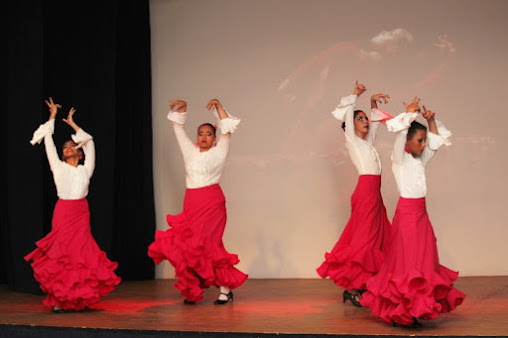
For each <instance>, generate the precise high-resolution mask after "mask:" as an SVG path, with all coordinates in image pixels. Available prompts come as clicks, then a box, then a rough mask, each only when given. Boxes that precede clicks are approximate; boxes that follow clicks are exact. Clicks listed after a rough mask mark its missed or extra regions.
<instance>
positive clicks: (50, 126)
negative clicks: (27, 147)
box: [30, 119, 55, 145]
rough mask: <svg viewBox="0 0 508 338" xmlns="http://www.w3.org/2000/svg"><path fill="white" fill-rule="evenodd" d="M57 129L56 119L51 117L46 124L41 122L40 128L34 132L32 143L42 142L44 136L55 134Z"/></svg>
mask: <svg viewBox="0 0 508 338" xmlns="http://www.w3.org/2000/svg"><path fill="white" fill-rule="evenodd" d="M54 131H55V119H51V120H49V121H47V122H46V123H44V124H41V125H40V126H39V128H37V130H36V131H35V132H34V134H33V136H32V140H31V141H30V143H31V144H32V145H35V144H36V143H41V141H42V140H43V139H44V137H45V136H46V135H48V134H53V133H54Z"/></svg>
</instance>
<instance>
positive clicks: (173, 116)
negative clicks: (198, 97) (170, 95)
mask: <svg viewBox="0 0 508 338" xmlns="http://www.w3.org/2000/svg"><path fill="white" fill-rule="evenodd" d="M169 109H170V112H169V113H168V120H169V121H171V123H172V125H173V130H174V131H175V136H176V140H177V141H178V145H179V146H180V150H181V152H182V154H183V157H184V158H185V157H187V155H188V154H190V152H191V151H193V150H194V149H195V148H196V147H195V145H194V143H192V141H191V140H190V138H189V136H187V133H186V132H185V129H184V128H183V126H184V124H185V121H187V102H185V101H183V100H173V101H170V105H169Z"/></svg>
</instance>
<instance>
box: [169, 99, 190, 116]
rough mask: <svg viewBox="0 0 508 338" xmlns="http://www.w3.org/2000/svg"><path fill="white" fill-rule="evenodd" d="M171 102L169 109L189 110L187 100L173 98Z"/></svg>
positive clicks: (183, 111)
mask: <svg viewBox="0 0 508 338" xmlns="http://www.w3.org/2000/svg"><path fill="white" fill-rule="evenodd" d="M169 102H170V105H169V109H171V110H172V111H176V112H178V113H185V112H186V111H187V102H185V101H183V100H173V101H169Z"/></svg>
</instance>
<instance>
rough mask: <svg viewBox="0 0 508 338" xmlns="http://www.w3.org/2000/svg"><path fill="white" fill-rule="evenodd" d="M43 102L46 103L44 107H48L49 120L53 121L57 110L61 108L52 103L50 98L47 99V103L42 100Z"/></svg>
mask: <svg viewBox="0 0 508 338" xmlns="http://www.w3.org/2000/svg"><path fill="white" fill-rule="evenodd" d="M44 102H46V105H47V106H48V107H49V119H50V120H52V119H54V118H55V117H56V113H57V112H58V108H62V106H61V105H59V104H57V103H54V102H53V98H52V97H51V96H50V97H49V101H48V100H44Z"/></svg>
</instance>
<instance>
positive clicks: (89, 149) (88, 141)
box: [62, 107, 95, 178]
mask: <svg viewBox="0 0 508 338" xmlns="http://www.w3.org/2000/svg"><path fill="white" fill-rule="evenodd" d="M75 113H76V109H74V107H72V108H71V109H70V110H69V114H68V115H67V118H66V119H62V121H64V122H65V123H67V124H68V125H69V126H70V127H71V128H72V129H73V130H74V131H75V132H76V134H74V135H72V136H71V137H72V140H73V141H74V142H75V143H77V144H78V145H77V146H76V147H77V148H81V149H83V153H84V154H85V163H84V167H85V168H86V170H87V172H88V178H91V177H92V175H93V172H94V170H95V144H94V142H93V137H92V136H91V135H90V134H88V133H87V132H85V131H84V130H83V129H82V128H80V127H79V126H78V125H77V124H76V122H75V121H74V114H75Z"/></svg>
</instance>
